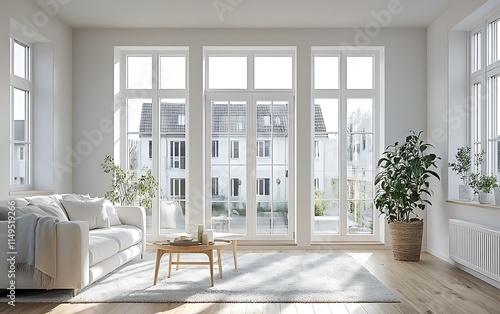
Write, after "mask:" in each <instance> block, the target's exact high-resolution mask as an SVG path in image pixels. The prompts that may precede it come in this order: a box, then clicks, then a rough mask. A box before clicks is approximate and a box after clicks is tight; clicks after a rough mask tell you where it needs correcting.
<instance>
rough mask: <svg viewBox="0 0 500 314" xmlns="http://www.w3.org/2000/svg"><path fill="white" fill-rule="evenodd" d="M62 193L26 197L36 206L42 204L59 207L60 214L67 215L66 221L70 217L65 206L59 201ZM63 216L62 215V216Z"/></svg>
mask: <svg viewBox="0 0 500 314" xmlns="http://www.w3.org/2000/svg"><path fill="white" fill-rule="evenodd" d="M59 198H60V195H56V194H54V195H40V196H30V197H26V198H25V199H26V200H27V201H28V203H29V204H30V205H35V206H40V205H49V206H55V207H57V208H58V209H59V214H58V216H60V215H63V216H66V219H64V221H67V220H68V217H67V215H66V213H65V211H64V208H63V207H62V206H61V204H60V202H59ZM61 217H62V216H61Z"/></svg>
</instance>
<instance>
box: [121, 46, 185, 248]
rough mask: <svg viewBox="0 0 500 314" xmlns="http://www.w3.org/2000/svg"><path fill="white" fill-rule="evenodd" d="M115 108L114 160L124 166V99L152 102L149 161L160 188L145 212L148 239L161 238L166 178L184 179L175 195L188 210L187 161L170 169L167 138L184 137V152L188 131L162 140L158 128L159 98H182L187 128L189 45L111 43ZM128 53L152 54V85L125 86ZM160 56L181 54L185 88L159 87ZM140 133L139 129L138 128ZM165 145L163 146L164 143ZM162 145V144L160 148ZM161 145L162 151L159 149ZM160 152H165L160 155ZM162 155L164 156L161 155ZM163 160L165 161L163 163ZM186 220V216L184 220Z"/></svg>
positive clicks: (168, 189) (167, 193) (168, 190)
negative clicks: (117, 110) (178, 167)
mask: <svg viewBox="0 0 500 314" xmlns="http://www.w3.org/2000/svg"><path fill="white" fill-rule="evenodd" d="M114 48H115V65H117V66H115V83H116V82H119V84H116V85H115V108H116V107H118V108H120V112H119V113H118V112H115V126H117V132H118V133H115V140H116V141H117V145H116V146H115V151H114V154H115V161H116V162H117V163H118V164H120V165H122V166H123V167H124V168H125V169H129V165H130V160H129V154H128V140H127V139H128V136H129V134H130V133H129V132H128V125H127V123H128V117H127V115H128V114H127V103H128V100H129V99H132V100H133V99H150V100H151V105H152V122H151V123H152V126H151V132H152V134H151V139H152V141H153V152H152V153H153V156H152V157H153V158H152V159H151V160H150V161H149V162H150V164H151V170H152V172H153V175H154V176H155V177H156V178H157V179H158V181H159V182H160V184H161V188H159V190H158V194H157V195H158V197H156V198H155V199H154V200H153V203H152V208H151V210H150V211H149V210H147V211H146V214H147V217H148V219H149V217H151V226H149V225H148V224H147V225H146V227H147V239H148V240H152V241H154V240H163V239H164V238H165V234H164V233H162V232H163V231H162V230H161V229H162V228H161V226H160V219H163V217H162V216H161V213H160V208H161V202H162V201H165V200H168V199H169V197H170V193H171V191H172V186H171V185H172V182H173V181H171V180H170V179H172V178H175V179H180V178H181V177H182V179H184V193H185V194H184V195H183V197H184V198H180V199H177V201H178V202H179V203H181V206H182V208H183V211H184V210H185V216H187V215H188V214H189V213H188V212H189V208H188V207H187V206H185V207H184V204H185V202H186V198H187V194H188V193H189V191H188V189H189V185H188V184H186V183H187V181H188V178H187V173H188V163H187V162H186V159H185V158H184V159H185V161H184V165H185V167H184V168H180V169H175V168H174V169H171V168H170V164H171V162H170V140H174V139H175V140H177V141H185V156H187V155H188V154H189V153H188V151H187V149H188V142H189V139H188V134H187V132H185V133H184V136H182V137H168V140H167V142H166V143H165V144H162V143H163V142H162V138H164V137H165V136H168V134H165V133H162V132H161V126H160V123H161V117H160V115H161V108H160V107H161V103H162V101H163V100H182V101H183V104H184V106H185V114H184V123H185V125H186V126H185V127H186V131H187V125H188V124H189V110H188V106H189V47H182V46H115V47H114ZM129 56H152V60H153V62H152V69H151V75H152V80H153V83H152V84H153V85H152V88H151V89H149V88H144V89H135V88H132V89H128V88H127V84H128V77H127V75H128V72H127V59H128V57H129ZM161 57H185V64H184V67H185V75H184V79H185V88H181V89H174V88H167V89H161V88H160V87H161V86H160V83H161V82H160V81H161V79H160V74H161V73H160V60H161V59H160V58H161ZM178 122H179V117H177V119H176V121H175V122H174V123H175V124H178ZM139 133H140V132H139ZM165 146H166V147H165ZM163 147H165V148H163ZM163 149H165V151H162V150H163ZM162 154H165V155H163V156H162ZM163 158H165V159H163ZM163 163H165V164H163ZM179 164H180V163H179ZM165 173H169V176H168V178H164V174H165ZM185 222H186V223H187V220H185ZM185 227H186V226H180V225H177V228H182V229H184V228H185Z"/></svg>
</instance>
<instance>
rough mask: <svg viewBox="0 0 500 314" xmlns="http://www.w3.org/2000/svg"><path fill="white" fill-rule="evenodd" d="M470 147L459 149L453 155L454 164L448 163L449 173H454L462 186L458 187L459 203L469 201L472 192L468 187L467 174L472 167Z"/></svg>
mask: <svg viewBox="0 0 500 314" xmlns="http://www.w3.org/2000/svg"><path fill="white" fill-rule="evenodd" d="M470 153H471V147H470V146H465V147H459V148H458V150H457V153H456V154H455V159H456V161H455V162H452V163H448V167H450V168H451V171H453V172H456V173H457V175H458V176H459V177H460V179H461V180H462V182H463V184H460V185H459V186H458V199H459V200H461V201H469V200H471V198H472V195H473V190H472V188H471V186H470V185H469V183H470V182H469V174H470V170H471V166H472V159H471V154H470Z"/></svg>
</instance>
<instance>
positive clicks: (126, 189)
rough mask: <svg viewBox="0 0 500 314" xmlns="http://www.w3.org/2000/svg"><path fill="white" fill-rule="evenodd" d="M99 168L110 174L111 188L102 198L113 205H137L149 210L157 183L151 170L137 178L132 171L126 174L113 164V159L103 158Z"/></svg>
mask: <svg viewBox="0 0 500 314" xmlns="http://www.w3.org/2000/svg"><path fill="white" fill-rule="evenodd" d="M101 168H102V170H103V171H104V172H105V173H110V174H111V176H112V178H111V186H110V187H109V190H108V191H107V192H106V194H104V197H106V199H108V200H109V201H111V202H112V203H113V204H120V205H125V206H127V205H139V206H143V207H144V208H146V209H150V208H151V205H152V202H153V198H154V197H155V195H156V192H157V191H158V187H159V184H158V181H157V180H156V178H155V177H154V176H153V173H152V172H151V170H147V172H146V174H143V175H141V177H139V178H137V175H136V173H135V172H134V171H130V172H126V171H125V170H123V169H122V168H121V167H120V166H118V165H116V164H115V161H114V159H113V157H111V156H105V157H104V162H103V163H102V164H101Z"/></svg>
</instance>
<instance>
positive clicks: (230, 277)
mask: <svg viewBox="0 0 500 314" xmlns="http://www.w3.org/2000/svg"><path fill="white" fill-rule="evenodd" d="M155 256H156V255H155V254H146V255H145V257H144V259H142V260H141V259H139V258H136V259H134V260H132V261H131V262H129V263H127V264H126V265H124V266H122V267H120V268H118V269H117V270H115V271H114V272H112V273H110V274H109V275H107V276H105V277H103V278H102V279H100V280H98V281H97V282H95V283H93V284H92V285H90V286H88V287H86V288H84V289H82V290H81V291H80V293H79V294H78V295H77V296H76V297H72V296H71V291H70V290H18V291H16V301H17V302H19V303H25V302H26V303H28V302H30V303H31V302H37V303H38V302H41V303H54V302H57V303H59V302H61V303H62V302H68V303H101V302H133V303H139V302H154V303H161V302H183V303H187V302H214V303H215V302H228V303H230V302H262V303H267V302H280V303H285V302H296V303H302V302H308V303H309V302H322V303H323V302H324V303H327V302H342V303H347V302H369V303H376V302H399V300H398V298H397V297H396V296H395V295H394V294H393V293H392V292H391V290H390V289H388V288H387V287H386V286H385V285H384V284H382V283H381V282H380V281H379V280H378V279H376V278H375V277H374V276H373V275H372V274H371V273H370V272H369V271H368V270H367V269H366V268H364V267H363V266H362V265H361V264H359V263H358V262H357V261H356V260H355V259H354V258H353V257H351V256H349V255H347V254H343V253H300V254H299V253H294V254H291V253H245V252H239V254H238V270H235V269H234V265H233V260H232V255H231V254H230V253H223V254H222V265H223V279H220V278H219V272H218V267H217V265H215V267H214V277H215V286H214V287H211V286H210V271H209V269H208V265H196V266H195V265H181V267H180V269H179V270H175V268H174V267H172V276H171V277H170V278H167V272H168V255H164V256H163V258H162V263H161V266H160V271H159V276H158V283H157V284H156V285H153V276H154V266H155ZM182 260H183V261H188V260H198V261H205V260H207V258H206V255H202V254H184V255H182ZM2 297H3V296H2ZM0 299H1V298H0Z"/></svg>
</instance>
